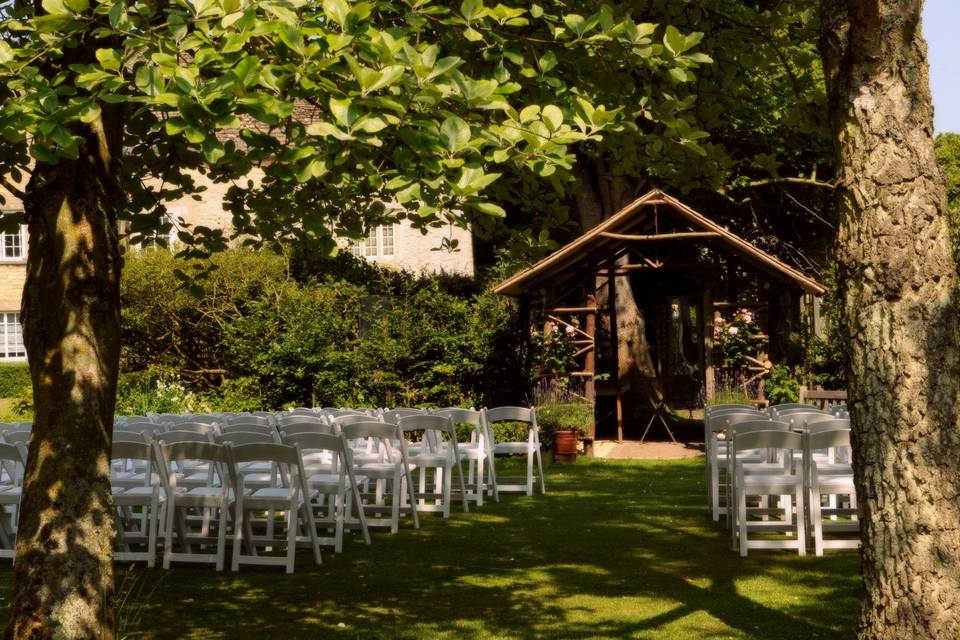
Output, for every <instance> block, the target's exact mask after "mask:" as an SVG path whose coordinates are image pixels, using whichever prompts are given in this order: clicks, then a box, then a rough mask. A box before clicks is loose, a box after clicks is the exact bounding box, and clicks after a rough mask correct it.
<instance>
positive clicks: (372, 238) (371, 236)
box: [363, 227, 377, 257]
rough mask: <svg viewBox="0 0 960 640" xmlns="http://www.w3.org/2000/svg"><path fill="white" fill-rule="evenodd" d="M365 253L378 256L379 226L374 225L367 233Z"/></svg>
mask: <svg viewBox="0 0 960 640" xmlns="http://www.w3.org/2000/svg"><path fill="white" fill-rule="evenodd" d="M363 255H365V256H371V257H376V256H377V228H376V227H374V228H372V229H370V232H369V233H368V234H367V239H366V241H365V243H364V247H363Z"/></svg>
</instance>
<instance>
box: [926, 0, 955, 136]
mask: <svg viewBox="0 0 960 640" xmlns="http://www.w3.org/2000/svg"><path fill="white" fill-rule="evenodd" d="M925 4H926V6H925V7H924V10H923V34H924V36H926V38H927V49H928V55H929V57H930V85H931V88H932V89H933V106H934V121H933V126H934V129H935V130H936V132H937V133H944V132H946V131H954V132H957V133H960V38H958V37H957V31H956V29H957V27H958V25H960V0H926V3H925Z"/></svg>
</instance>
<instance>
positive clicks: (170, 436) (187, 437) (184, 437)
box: [153, 430, 213, 444]
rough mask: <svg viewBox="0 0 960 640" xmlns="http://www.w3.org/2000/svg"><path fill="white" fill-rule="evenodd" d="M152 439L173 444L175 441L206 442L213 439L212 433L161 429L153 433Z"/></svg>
mask: <svg viewBox="0 0 960 640" xmlns="http://www.w3.org/2000/svg"><path fill="white" fill-rule="evenodd" d="M153 437H154V440H156V441H157V442H160V443H166V444H173V443H175V442H201V443H202V442H207V443H210V442H212V441H213V433H212V432H210V433H200V432H197V431H180V430H174V431H161V432H160V433H156V434H154V436H153Z"/></svg>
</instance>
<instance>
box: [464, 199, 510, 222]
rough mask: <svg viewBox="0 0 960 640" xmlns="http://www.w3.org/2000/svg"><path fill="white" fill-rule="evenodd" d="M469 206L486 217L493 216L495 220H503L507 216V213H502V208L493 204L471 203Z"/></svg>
mask: <svg viewBox="0 0 960 640" xmlns="http://www.w3.org/2000/svg"><path fill="white" fill-rule="evenodd" d="M470 206H471V207H472V208H474V209H476V210H477V211H479V212H481V213H485V214H487V215H488V216H494V217H496V218H505V217H506V216H507V212H506V211H504V209H503V207H501V206H500V205H497V204H493V203H492V202H471V203H470Z"/></svg>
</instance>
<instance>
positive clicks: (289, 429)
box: [280, 418, 369, 436]
mask: <svg viewBox="0 0 960 640" xmlns="http://www.w3.org/2000/svg"><path fill="white" fill-rule="evenodd" d="M368 419H369V418H368ZM301 433H322V434H328V435H336V433H337V428H336V427H334V426H333V425H330V424H323V423H322V422H295V423H292V424H287V425H283V426H282V427H281V428H280V435H281V436H283V435H288V436H292V435H297V434H301Z"/></svg>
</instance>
